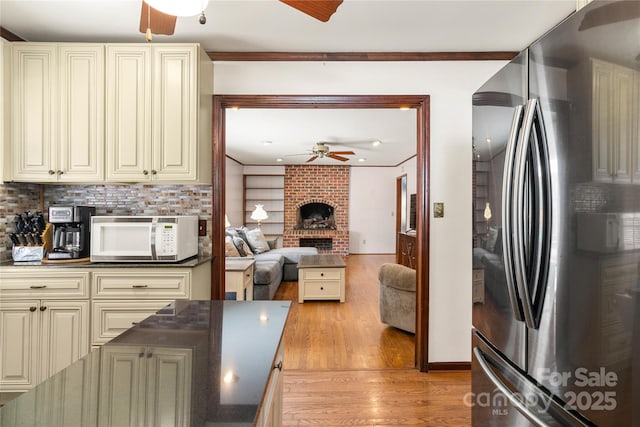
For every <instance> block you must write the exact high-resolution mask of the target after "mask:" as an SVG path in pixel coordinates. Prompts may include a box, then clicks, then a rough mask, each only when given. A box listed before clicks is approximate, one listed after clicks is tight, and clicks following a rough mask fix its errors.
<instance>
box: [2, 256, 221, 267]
mask: <svg viewBox="0 0 640 427" xmlns="http://www.w3.org/2000/svg"><path fill="white" fill-rule="evenodd" d="M210 261H211V257H210V256H195V257H192V258H188V259H185V260H183V261H180V262H91V261H87V262H72V263H55V262H54V263H45V262H41V261H21V262H14V261H13V260H12V259H8V260H4V261H0V267H43V268H116V267H117V268H136V267H158V268H163V267H197V266H199V265H200V264H203V263H205V262H210Z"/></svg>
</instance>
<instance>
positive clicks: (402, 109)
mask: <svg viewBox="0 0 640 427" xmlns="http://www.w3.org/2000/svg"><path fill="white" fill-rule="evenodd" d="M410 109H411V108H409V107H400V111H409V110H410Z"/></svg>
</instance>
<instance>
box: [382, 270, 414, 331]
mask: <svg viewBox="0 0 640 427" xmlns="http://www.w3.org/2000/svg"><path fill="white" fill-rule="evenodd" d="M378 280H379V282H380V301H379V304H380V320H381V321H382V323H385V324H387V325H389V326H393V327H396V328H398V329H402V330H404V331H407V332H411V333H414V334H415V332H416V271H415V270H414V269H412V268H409V267H405V266H404V265H400V264H392V263H386V264H382V266H380V270H378Z"/></svg>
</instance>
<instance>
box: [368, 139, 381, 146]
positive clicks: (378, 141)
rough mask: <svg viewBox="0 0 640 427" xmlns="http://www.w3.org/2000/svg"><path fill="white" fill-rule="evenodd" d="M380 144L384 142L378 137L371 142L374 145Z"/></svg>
mask: <svg viewBox="0 0 640 427" xmlns="http://www.w3.org/2000/svg"><path fill="white" fill-rule="evenodd" d="M380 144H382V142H381V141H380V140H377V139H376V140H375V141H373V142H372V143H371V145H373V146H374V147H377V146H378V145H380Z"/></svg>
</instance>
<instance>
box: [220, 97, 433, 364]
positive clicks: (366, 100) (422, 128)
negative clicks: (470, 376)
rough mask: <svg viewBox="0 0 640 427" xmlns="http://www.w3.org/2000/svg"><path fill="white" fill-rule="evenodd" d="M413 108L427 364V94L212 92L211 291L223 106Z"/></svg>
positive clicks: (419, 331)
mask: <svg viewBox="0 0 640 427" xmlns="http://www.w3.org/2000/svg"><path fill="white" fill-rule="evenodd" d="M232 107H237V108H334V109H335V108H363V109H366V108H407V107H408V108H415V109H416V115H417V121H416V122H417V129H416V131H417V147H416V153H417V154H416V156H417V174H416V175H417V176H416V178H417V197H416V198H417V200H416V205H417V206H416V223H417V224H416V225H417V227H416V229H417V239H416V246H417V254H418V256H417V265H416V274H417V278H418V286H417V291H416V302H417V310H416V316H417V322H416V352H415V353H416V367H417V368H418V369H419V370H420V371H423V372H426V371H427V370H428V369H429V364H428V355H429V351H428V350H429V348H428V345H429V340H428V333H429V194H428V189H429V135H430V132H429V128H430V113H429V109H430V98H429V96H428V95H214V96H213V143H212V150H213V153H212V170H213V172H212V173H213V177H212V187H213V188H212V194H213V197H212V222H213V224H214V227H213V230H212V232H211V239H212V255H213V260H212V274H211V297H212V298H213V299H224V212H225V147H226V144H225V128H224V126H225V125H224V122H225V110H226V109H227V108H232Z"/></svg>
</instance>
